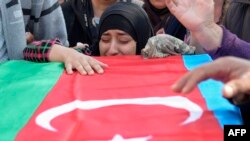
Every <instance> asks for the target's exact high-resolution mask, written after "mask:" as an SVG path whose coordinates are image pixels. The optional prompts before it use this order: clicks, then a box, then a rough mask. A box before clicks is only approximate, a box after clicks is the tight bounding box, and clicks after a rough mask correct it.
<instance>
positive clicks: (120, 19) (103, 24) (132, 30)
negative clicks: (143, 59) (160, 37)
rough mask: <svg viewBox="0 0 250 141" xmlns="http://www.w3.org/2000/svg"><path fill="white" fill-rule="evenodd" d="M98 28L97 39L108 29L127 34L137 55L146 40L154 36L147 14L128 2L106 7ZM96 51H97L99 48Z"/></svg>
mask: <svg viewBox="0 0 250 141" xmlns="http://www.w3.org/2000/svg"><path fill="white" fill-rule="evenodd" d="M110 19H112V20H110ZM124 26H126V27H124ZM99 27H100V32H99V38H98V39H100V38H101V35H102V33H103V32H105V31H107V30H110V29H119V30H122V31H124V32H126V33H128V34H129V35H130V36H131V37H132V38H133V39H134V40H135V42H136V54H137V55H139V54H140V53H141V49H142V48H144V47H145V45H146V44H147V41H148V39H149V38H150V37H152V36H153V35H154V33H153V28H152V25H151V23H150V21H149V18H148V16H147V13H146V12H145V11H144V10H143V9H142V8H141V7H139V6H138V5H136V4H133V3H128V2H118V3H116V4H114V5H112V6H110V7H108V8H107V9H106V10H105V12H104V13H103V15H102V16H101V19H100V24H99ZM97 49H98V50H99V47H98V48H97Z"/></svg>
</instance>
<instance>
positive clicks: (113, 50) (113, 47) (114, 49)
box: [106, 40, 119, 56]
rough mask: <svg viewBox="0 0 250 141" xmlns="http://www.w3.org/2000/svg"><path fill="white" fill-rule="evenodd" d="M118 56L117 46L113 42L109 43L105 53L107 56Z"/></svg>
mask: <svg viewBox="0 0 250 141" xmlns="http://www.w3.org/2000/svg"><path fill="white" fill-rule="evenodd" d="M118 54H119V50H118V44H117V42H116V41H115V40H112V41H111V44H110V47H109V50H108V52H107V54H106V55H107V56H115V55H118Z"/></svg>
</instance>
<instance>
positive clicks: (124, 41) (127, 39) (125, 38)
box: [119, 36, 132, 44]
mask: <svg viewBox="0 0 250 141" xmlns="http://www.w3.org/2000/svg"><path fill="white" fill-rule="evenodd" d="M130 41H132V38H130V37H128V36H123V37H120V38H119V42H120V43H121V44H127V43H129V42H130Z"/></svg>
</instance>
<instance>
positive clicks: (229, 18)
mask: <svg viewBox="0 0 250 141" xmlns="http://www.w3.org/2000/svg"><path fill="white" fill-rule="evenodd" d="M224 25H225V27H226V28H227V29H229V30H230V31H231V32H232V33H234V34H236V35H237V36H238V37H239V38H240V39H242V40H244V41H247V42H250V26H249V25H250V0H233V1H232V3H231V5H230V6H229V8H228V12H227V14H226V17H225V22H224Z"/></svg>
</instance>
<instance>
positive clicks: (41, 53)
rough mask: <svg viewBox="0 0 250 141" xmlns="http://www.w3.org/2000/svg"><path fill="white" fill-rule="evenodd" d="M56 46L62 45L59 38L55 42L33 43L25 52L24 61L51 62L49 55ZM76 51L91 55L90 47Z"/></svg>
mask: <svg viewBox="0 0 250 141" xmlns="http://www.w3.org/2000/svg"><path fill="white" fill-rule="evenodd" d="M54 44H58V45H62V43H61V41H60V40H59V39H58V38H56V39H53V40H42V41H33V42H32V43H31V44H29V45H28V46H27V47H26V48H25V49H24V50H23V56H24V59H25V60H28V61H33V62H49V53H50V50H51V48H52V46H53V45H54ZM74 49H75V50H76V51H78V52H80V53H83V54H86V55H91V50H90V48H89V47H86V48H74Z"/></svg>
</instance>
